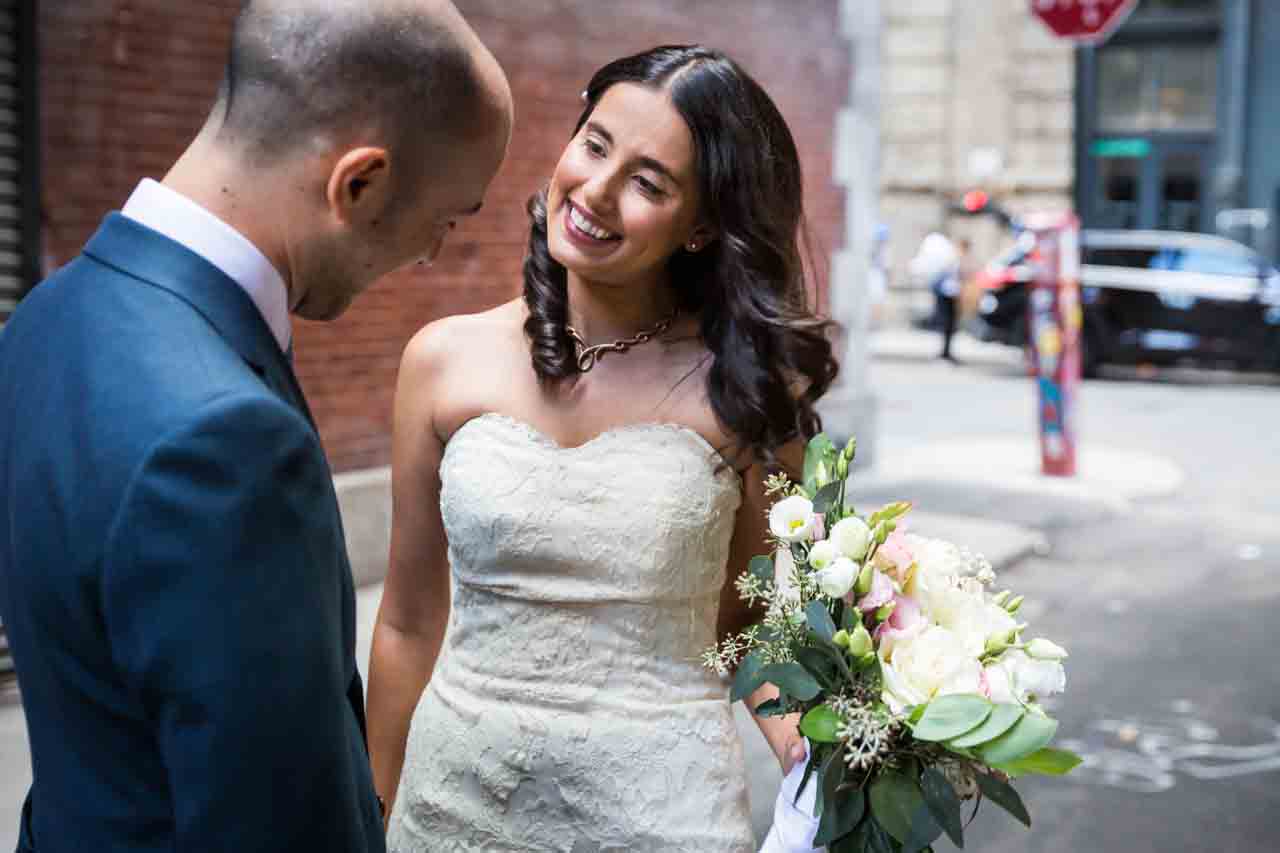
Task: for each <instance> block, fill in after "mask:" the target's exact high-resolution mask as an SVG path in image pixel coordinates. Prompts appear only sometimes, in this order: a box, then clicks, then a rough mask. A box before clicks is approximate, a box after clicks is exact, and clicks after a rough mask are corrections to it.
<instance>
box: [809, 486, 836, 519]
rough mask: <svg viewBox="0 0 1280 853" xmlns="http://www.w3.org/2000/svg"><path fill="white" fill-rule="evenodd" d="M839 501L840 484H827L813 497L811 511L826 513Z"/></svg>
mask: <svg viewBox="0 0 1280 853" xmlns="http://www.w3.org/2000/svg"><path fill="white" fill-rule="evenodd" d="M838 500H840V482H839V481H836V482H833V483H827V484H826V485H825V486H823V487H822V488H820V489H818V493H817V494H816V495H814V496H813V511H814V512H822V513H825V512H828V511H830V509H831V508H832V507H833V506H835V505H836V502H837V501H838Z"/></svg>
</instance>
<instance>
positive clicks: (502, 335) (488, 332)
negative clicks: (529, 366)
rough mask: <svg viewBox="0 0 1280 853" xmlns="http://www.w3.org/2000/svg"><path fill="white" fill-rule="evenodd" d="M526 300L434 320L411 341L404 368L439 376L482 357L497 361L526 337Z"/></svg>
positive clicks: (485, 359) (469, 365) (405, 354)
mask: <svg viewBox="0 0 1280 853" xmlns="http://www.w3.org/2000/svg"><path fill="white" fill-rule="evenodd" d="M524 312H525V309H524V303H523V302H522V301H521V300H519V299H514V300H512V301H510V302H504V303H503V304H501V305H498V306H497V307H495V308H490V309H489V310H487V311H481V312H479V313H475V314H453V315H450V316H447V317H441V318H440V319H438V320H434V321H432V322H430V323H428V324H427V325H425V326H423V327H422V328H421V329H419V330H418V331H417V332H416V333H415V334H414V336H413V337H412V338H411V339H410V340H409V343H408V345H407V346H406V347H405V350H404V357H403V358H402V359H401V370H406V369H408V370H410V371H412V372H413V373H415V374H428V375H437V376H438V375H439V374H440V373H442V372H444V373H451V372H454V371H455V370H457V369H459V368H461V367H464V366H467V367H469V368H471V369H474V367H475V366H476V361H477V359H478V358H480V357H481V356H483V359H481V360H482V361H489V362H491V361H493V360H494V359H495V356H496V357H498V358H501V357H504V356H508V355H510V354H511V352H512V350H513V349H519V348H520V345H521V342H522V341H523V339H524V317H525V313H524Z"/></svg>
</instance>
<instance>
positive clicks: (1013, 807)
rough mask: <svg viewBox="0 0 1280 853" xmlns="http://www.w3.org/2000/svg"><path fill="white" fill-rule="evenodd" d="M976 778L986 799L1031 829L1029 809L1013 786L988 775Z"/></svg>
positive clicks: (980, 775)
mask: <svg viewBox="0 0 1280 853" xmlns="http://www.w3.org/2000/svg"><path fill="white" fill-rule="evenodd" d="M976 776H977V779H978V789H979V790H981V791H982V795H983V796H984V797H986V798H987V799H988V800H990V801H991V802H993V803H995V804H996V805H997V806H999V807H1000V808H1002V809H1004V810H1005V811H1007V812H1008V813H1009V814H1011V815H1013V816H1014V817H1015V818H1017V820H1018V822H1019V823H1021V824H1022V825H1023V826H1025V827H1027V828H1030V827H1031V815H1029V814H1027V807H1026V806H1025V805H1023V804H1022V797H1019V796H1018V792H1017V791H1015V790H1013V786H1012V785H1010V784H1009V783H1007V782H1003V781H1001V780H1000V779H997V778H996V777H995V776H993V775H991V774H988V773H978V774H976Z"/></svg>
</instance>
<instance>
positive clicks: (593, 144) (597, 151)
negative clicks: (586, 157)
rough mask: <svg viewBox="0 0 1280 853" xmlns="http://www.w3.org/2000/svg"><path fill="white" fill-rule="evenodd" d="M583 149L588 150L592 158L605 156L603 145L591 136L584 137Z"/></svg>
mask: <svg viewBox="0 0 1280 853" xmlns="http://www.w3.org/2000/svg"><path fill="white" fill-rule="evenodd" d="M582 147H583V148H586V149H587V153H588V154H590V155H591V156H592V157H603V156H604V146H603V145H601V144H600V143H599V142H598V141H597V140H595V139H593V138H591V137H590V136H585V137H583V139H582Z"/></svg>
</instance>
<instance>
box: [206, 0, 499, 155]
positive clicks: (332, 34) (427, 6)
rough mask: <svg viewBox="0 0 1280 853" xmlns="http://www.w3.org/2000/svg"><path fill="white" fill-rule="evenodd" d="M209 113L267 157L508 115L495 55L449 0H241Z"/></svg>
mask: <svg viewBox="0 0 1280 853" xmlns="http://www.w3.org/2000/svg"><path fill="white" fill-rule="evenodd" d="M212 118H213V119H214V121H212V122H211V125H213V126H215V127H216V128H217V130H216V139H217V141H218V142H219V143H222V144H227V145H230V146H233V147H234V148H236V149H238V150H240V151H242V152H243V153H245V154H246V155H249V156H250V157H251V158H252V160H253V162H254V163H256V164H258V165H265V164H267V163H269V162H271V161H273V160H274V159H275V158H277V157H279V156H282V155H286V154H292V153H295V152H297V151H300V150H304V149H306V148H309V147H312V146H316V145H325V144H327V143H369V142H378V143H383V142H389V143H392V144H393V145H394V147H396V148H400V147H403V146H404V145H405V144H409V143H412V144H414V145H415V147H416V146H417V145H418V144H421V143H427V144H433V143H445V144H448V143H454V142H457V141H461V140H464V139H466V138H468V137H470V136H473V135H476V134H482V133H485V132H488V131H490V130H491V129H492V128H493V126H494V124H495V123H502V122H508V123H509V121H510V92H509V90H508V88H507V83H506V78H505V76H504V75H503V74H502V70H501V68H499V67H498V64H497V62H496V60H494V58H493V56H492V55H491V54H490V53H489V52H488V50H487V49H486V48H485V47H484V45H483V44H481V42H480V40H479V38H478V37H477V36H476V35H475V33H474V32H473V31H472V30H471V28H470V27H469V26H468V25H467V23H466V21H464V20H463V18H462V16H461V15H460V14H459V13H458V11H457V10H456V9H455V8H454V7H453V4H452V3H450V2H447V0H249V2H246V3H245V5H244V8H243V9H242V11H241V13H240V16H239V17H238V18H237V20H236V25H235V29H234V32H233V35H232V43H231V52H230V58H229V61H228V64H227V71H226V77H225V79H224V81H223V84H222V88H221V90H220V95H219V100H218V105H217V107H216V108H215V112H214V116H212Z"/></svg>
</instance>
